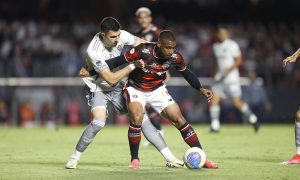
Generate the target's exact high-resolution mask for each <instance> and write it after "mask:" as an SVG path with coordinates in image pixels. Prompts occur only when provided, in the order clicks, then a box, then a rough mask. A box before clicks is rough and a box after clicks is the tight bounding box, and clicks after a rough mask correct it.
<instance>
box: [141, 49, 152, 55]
mask: <svg viewBox="0 0 300 180" xmlns="http://www.w3.org/2000/svg"><path fill="white" fill-rule="evenodd" d="M142 53H145V54H150V51H149V49H143V50H142Z"/></svg>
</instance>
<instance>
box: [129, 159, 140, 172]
mask: <svg viewBox="0 0 300 180" xmlns="http://www.w3.org/2000/svg"><path fill="white" fill-rule="evenodd" d="M129 168H130V169H132V170H138V169H140V161H139V160H138V159H133V160H132V161H131V164H130V165H129Z"/></svg>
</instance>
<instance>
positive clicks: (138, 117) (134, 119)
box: [131, 111, 144, 125]
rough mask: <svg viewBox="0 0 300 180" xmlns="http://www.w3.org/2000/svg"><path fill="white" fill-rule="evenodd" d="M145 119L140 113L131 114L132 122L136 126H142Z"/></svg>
mask: <svg viewBox="0 0 300 180" xmlns="http://www.w3.org/2000/svg"><path fill="white" fill-rule="evenodd" d="M143 118H144V113H143V112H139V111H133V112H131V121H132V123H133V124H135V125H141V124H142V121H143Z"/></svg>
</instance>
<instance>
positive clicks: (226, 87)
mask: <svg viewBox="0 0 300 180" xmlns="http://www.w3.org/2000/svg"><path fill="white" fill-rule="evenodd" d="M211 89H212V91H213V92H217V93H218V94H219V95H220V96H221V98H223V99H226V98H232V97H238V98H240V97H241V96H242V89H241V85H240V84H239V83H232V84H224V83H217V84H214V85H213V86H212V88H211Z"/></svg>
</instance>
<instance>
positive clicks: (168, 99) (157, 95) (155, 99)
mask: <svg viewBox="0 0 300 180" xmlns="http://www.w3.org/2000/svg"><path fill="white" fill-rule="evenodd" d="M146 103H148V104H149V105H150V106H151V107H153V109H154V110H155V111H156V112H158V113H161V112H162V111H163V110H164V109H165V108H166V107H168V106H169V105H171V104H174V103H175V101H174V99H173V98H172V96H171V95H170V94H169V92H168V90H167V88H166V87H165V86H161V87H159V88H158V89H156V90H154V91H152V92H149V93H147V95H146Z"/></svg>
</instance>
